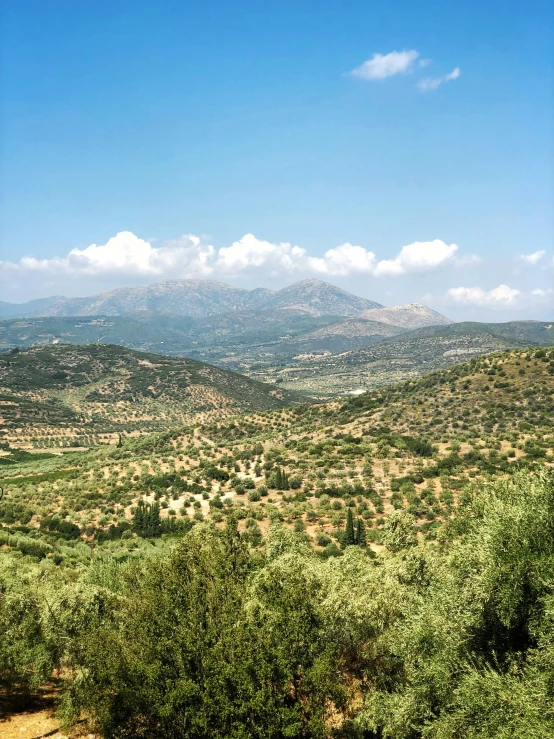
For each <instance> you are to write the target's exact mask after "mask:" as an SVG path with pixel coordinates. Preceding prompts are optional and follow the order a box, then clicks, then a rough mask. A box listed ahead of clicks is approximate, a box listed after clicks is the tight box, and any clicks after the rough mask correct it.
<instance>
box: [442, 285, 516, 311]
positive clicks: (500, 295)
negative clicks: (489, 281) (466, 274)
mask: <svg viewBox="0 0 554 739" xmlns="http://www.w3.org/2000/svg"><path fill="white" fill-rule="evenodd" d="M521 295H522V293H521V292H520V290H516V289H515V288H512V287H508V285H498V287H495V288H493V289H492V290H484V289H483V288H482V287H451V288H450V290H448V291H447V293H446V298H447V301H448V302H451V303H455V304H457V305H473V306H477V307H486V308H511V307H514V306H515V305H516V304H517V302H518V299H519V298H520V297H521Z"/></svg>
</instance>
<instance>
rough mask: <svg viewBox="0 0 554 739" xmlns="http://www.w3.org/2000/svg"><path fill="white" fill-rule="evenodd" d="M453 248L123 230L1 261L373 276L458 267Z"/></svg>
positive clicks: (48, 267) (131, 271) (216, 274)
mask: <svg viewBox="0 0 554 739" xmlns="http://www.w3.org/2000/svg"><path fill="white" fill-rule="evenodd" d="M457 251H458V246H457V245H456V244H450V245H448V244H446V243H445V242H444V241H441V240H440V239H435V240H434V241H416V242H414V243H412V244H408V245H406V246H403V247H402V248H401V249H400V251H399V252H398V254H397V255H396V256H395V257H394V258H393V259H383V260H378V259H377V257H376V255H375V253H374V252H372V251H369V250H368V249H365V248H364V247H362V246H357V245H354V244H350V243H345V244H341V245H340V246H336V247H334V248H332V249H329V250H328V251H326V252H325V253H324V254H323V256H312V255H310V254H308V253H307V251H306V249H303V248H302V247H300V246H295V245H293V244H290V243H288V242H280V243H272V242H270V241H264V240H261V239H258V238H257V237H256V236H254V235H253V234H246V235H245V236H243V237H242V238H241V239H239V240H238V241H235V242H234V243H232V244H231V245H230V246H223V247H221V248H220V249H216V248H215V247H214V246H212V245H211V244H206V243H203V241H202V239H200V238H199V237H198V236H194V235H192V234H189V235H186V236H181V237H180V238H179V239H175V240H172V241H168V242H166V243H164V244H162V245H161V246H153V245H152V244H151V243H150V242H148V241H145V240H143V239H141V238H139V237H138V236H135V234H133V233H131V232H130V231H122V232H120V233H118V234H116V236H114V237H112V238H111V239H109V240H108V241H107V242H106V243H105V244H103V245H97V244H91V245H90V246H88V247H86V248H85V249H72V250H71V251H70V252H69V254H67V255H66V256H64V257H53V258H51V259H36V258H35V257H32V256H28V257H23V258H22V259H21V260H20V261H19V262H0V273H3V274H4V276H7V275H12V276H14V275H15V274H16V273H17V274H18V275H19V276H21V277H23V276H24V275H26V274H35V275H41V274H42V275H44V276H45V277H46V275H50V276H53V275H55V276H57V277H63V276H65V277H66V278H67V277H91V276H99V277H114V278H118V279H119V278H121V280H123V278H124V277H125V276H127V277H141V276H150V277H154V278H159V279H162V278H164V277H208V278H225V277H236V276H240V275H245V274H251V273H255V272H260V273H262V274H263V275H264V276H266V277H267V276H280V275H283V276H288V275H320V276H323V275H327V276H349V275H357V274H366V275H370V276H373V277H377V278H378V277H394V276H399V275H406V274H413V273H421V272H430V271H433V270H436V269H438V268H441V267H444V266H448V265H451V266H457V261H458V260H457V259H455V255H456V253H457Z"/></svg>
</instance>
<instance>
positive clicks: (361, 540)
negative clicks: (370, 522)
mask: <svg viewBox="0 0 554 739" xmlns="http://www.w3.org/2000/svg"><path fill="white" fill-rule="evenodd" d="M356 544H357V545H358V546H359V547H366V546H367V538H366V535H365V523H364V521H363V519H362V518H359V519H358V520H357V522H356Z"/></svg>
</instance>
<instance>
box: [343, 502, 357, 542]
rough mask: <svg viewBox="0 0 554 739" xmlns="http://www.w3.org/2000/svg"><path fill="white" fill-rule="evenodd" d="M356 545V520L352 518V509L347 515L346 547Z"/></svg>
mask: <svg viewBox="0 0 554 739" xmlns="http://www.w3.org/2000/svg"><path fill="white" fill-rule="evenodd" d="M355 543H356V537H355V536H354V519H353V518H352V509H351V508H349V509H348V511H347V513H346V536H345V537H344V546H345V547H349V546H352V545H353V544H355Z"/></svg>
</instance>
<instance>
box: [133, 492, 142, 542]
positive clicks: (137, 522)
mask: <svg viewBox="0 0 554 739" xmlns="http://www.w3.org/2000/svg"><path fill="white" fill-rule="evenodd" d="M133 528H134V530H135V531H136V532H137V534H139V535H141V534H142V533H143V531H144V501H142V500H139V502H138V504H137V507H136V510H135V515H134V516H133Z"/></svg>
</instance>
